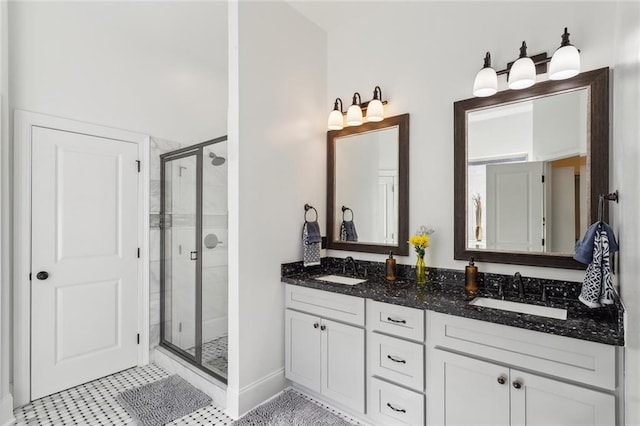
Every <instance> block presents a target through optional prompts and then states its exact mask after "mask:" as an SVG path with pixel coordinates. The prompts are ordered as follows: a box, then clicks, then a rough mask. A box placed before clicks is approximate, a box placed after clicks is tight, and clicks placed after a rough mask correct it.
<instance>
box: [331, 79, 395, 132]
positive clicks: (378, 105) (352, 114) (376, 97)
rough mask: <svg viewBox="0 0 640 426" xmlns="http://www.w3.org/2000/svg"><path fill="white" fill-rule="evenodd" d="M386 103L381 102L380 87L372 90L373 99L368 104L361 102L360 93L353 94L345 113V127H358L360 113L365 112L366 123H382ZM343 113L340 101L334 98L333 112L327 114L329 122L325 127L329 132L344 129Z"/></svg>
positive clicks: (361, 121)
mask: <svg viewBox="0 0 640 426" xmlns="http://www.w3.org/2000/svg"><path fill="white" fill-rule="evenodd" d="M386 103H387V101H383V100H382V89H380V86H376V87H375V89H373V99H371V100H370V101H368V102H362V99H361V98H360V93H358V92H355V93H354V94H353V100H352V102H351V106H350V107H349V109H348V110H347V113H346V123H347V126H359V125H361V124H362V123H363V122H364V120H363V115H362V111H363V110H364V111H366V118H367V121H373V122H375V121H382V120H384V107H383V105H386ZM344 114H345V113H344V111H343V110H342V99H340V98H336V100H335V102H334V103H333V111H331V113H330V114H329V120H328V125H327V127H328V128H329V130H342V129H343V128H344V122H345V118H344Z"/></svg>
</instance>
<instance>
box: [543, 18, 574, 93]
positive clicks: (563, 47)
mask: <svg viewBox="0 0 640 426" xmlns="http://www.w3.org/2000/svg"><path fill="white" fill-rule="evenodd" d="M578 74H580V52H579V51H578V49H576V47H575V46H574V45H572V44H571V42H570V41H569V32H568V31H567V27H565V28H564V34H562V43H561V44H560V47H559V48H558V50H556V51H555V53H554V54H553V57H552V58H551V63H550V64H549V78H550V79H551V80H565V79H567V78H571V77H574V76H576V75H578Z"/></svg>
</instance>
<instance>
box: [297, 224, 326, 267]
mask: <svg viewBox="0 0 640 426" xmlns="http://www.w3.org/2000/svg"><path fill="white" fill-rule="evenodd" d="M321 243H322V235H320V225H318V222H306V221H305V222H304V225H303V226H302V264H303V265H304V266H305V267H306V266H315V265H320V245H321Z"/></svg>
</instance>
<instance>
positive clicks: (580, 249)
mask: <svg viewBox="0 0 640 426" xmlns="http://www.w3.org/2000/svg"><path fill="white" fill-rule="evenodd" d="M601 227H602V228H603V229H604V230H605V231H606V232H607V239H608V240H609V252H610V253H613V252H616V251H618V249H619V248H618V243H617V241H616V237H615V235H614V234H613V229H611V226H609V224H607V223H605V222H596V223H594V224H593V225H591V226H590V227H589V228H588V229H587V232H585V233H584V236H583V237H582V239H581V240H580V241H578V242H576V247H575V253H574V255H573V258H574V259H575V260H577V261H578V262H580V263H584V264H589V263H591V261H592V260H593V253H594V251H593V242H594V241H595V236H596V232H597V231H598V229H600V228H601Z"/></svg>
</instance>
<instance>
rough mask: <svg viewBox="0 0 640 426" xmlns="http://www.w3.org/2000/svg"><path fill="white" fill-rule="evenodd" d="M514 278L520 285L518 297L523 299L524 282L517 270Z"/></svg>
mask: <svg viewBox="0 0 640 426" xmlns="http://www.w3.org/2000/svg"><path fill="white" fill-rule="evenodd" d="M513 280H514V281H515V282H516V284H517V285H518V298H519V299H523V298H524V283H523V282H522V275H520V272H516V273H515V274H514V276H513Z"/></svg>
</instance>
